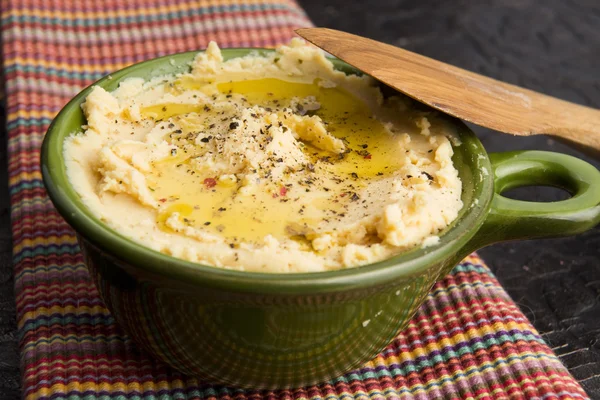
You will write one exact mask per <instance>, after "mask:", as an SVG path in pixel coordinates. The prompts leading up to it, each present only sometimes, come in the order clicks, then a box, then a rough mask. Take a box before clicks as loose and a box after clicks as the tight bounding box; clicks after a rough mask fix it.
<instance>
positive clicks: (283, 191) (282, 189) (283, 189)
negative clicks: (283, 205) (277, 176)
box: [279, 186, 288, 196]
mask: <svg viewBox="0 0 600 400" xmlns="http://www.w3.org/2000/svg"><path fill="white" fill-rule="evenodd" d="M287 191H288V190H287V188H286V187H285V186H281V187H280V188H279V195H280V196H285V195H286V194H287Z"/></svg>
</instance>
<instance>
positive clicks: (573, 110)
mask: <svg viewBox="0 0 600 400" xmlns="http://www.w3.org/2000/svg"><path fill="white" fill-rule="evenodd" d="M538 106H539V107H543V108H544V110H545V111H546V112H547V120H546V121H545V124H544V126H542V127H541V129H539V131H538V132H533V133H544V134H548V135H552V136H554V137H556V138H558V139H560V140H561V141H563V142H566V143H567V144H570V145H572V146H574V147H576V148H578V149H579V150H581V151H583V152H585V153H587V154H591V155H593V156H595V157H598V158H600V111H599V110H595V109H593V108H589V107H584V106H580V105H577V104H573V103H570V102H567V101H563V100H559V99H556V98H553V97H549V96H540V97H539V98H538Z"/></svg>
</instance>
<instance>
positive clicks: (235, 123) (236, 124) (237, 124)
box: [229, 121, 240, 130]
mask: <svg viewBox="0 0 600 400" xmlns="http://www.w3.org/2000/svg"><path fill="white" fill-rule="evenodd" d="M238 126H240V124H239V123H238V122H236V121H233V122H232V123H230V124H229V129H231V130H233V129H235V128H237V127H238Z"/></svg>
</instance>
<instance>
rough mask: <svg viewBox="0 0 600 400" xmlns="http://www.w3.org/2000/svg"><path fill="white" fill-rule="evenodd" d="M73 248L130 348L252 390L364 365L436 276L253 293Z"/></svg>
mask: <svg viewBox="0 0 600 400" xmlns="http://www.w3.org/2000/svg"><path fill="white" fill-rule="evenodd" d="M79 243H80V246H81V248H82V250H83V252H84V255H85V262H86V265H87V266H88V268H89V269H90V273H91V276H92V277H93V279H94V280H95V283H96V286H97V287H98V289H99V291H100V294H101V296H102V298H103V299H104V302H105V304H106V306H107V307H108V309H109V310H110V311H111V313H112V315H113V316H114V317H115V319H116V320H117V322H118V323H119V325H120V326H121V327H122V328H123V329H124V330H125V331H126V333H127V334H129V335H130V336H131V337H132V338H133V339H134V341H135V342H136V343H138V344H140V345H142V346H143V347H144V348H145V349H146V350H147V351H149V352H151V353H152V354H154V355H155V356H156V357H158V358H159V359H161V360H162V361H164V362H166V363H168V364H170V365H172V366H175V367H176V368H178V369H180V370H181V371H183V372H185V373H186V374H191V375H195V376H198V377H201V378H204V379H207V380H208V381H211V382H217V383H222V384H226V385H234V386H241V387H251V388H289V387H300V386H305V385H310V384H315V383H319V382H323V381H324V380H327V379H330V378H334V377H336V376H339V375H341V374H343V373H345V372H347V371H349V370H352V369H354V368H357V367H359V366H361V365H362V364H363V363H365V362H367V361H369V360H370V359H371V358H372V357H373V356H374V354H377V353H379V352H380V351H381V350H383V349H384V348H385V346H386V345H388V344H389V343H390V342H391V341H392V340H393V338H394V337H395V336H396V334H397V333H398V331H399V330H400V329H402V328H403V327H404V326H405V325H406V324H407V323H408V321H409V320H410V318H411V317H412V316H413V315H414V313H415V312H416V310H417V308H418V307H419V305H420V304H421V303H422V301H423V299H424V297H425V296H426V295H427V293H428V291H429V289H430V288H431V286H432V285H433V284H434V283H435V281H436V279H437V277H438V274H439V272H440V268H441V265H438V266H436V265H432V266H431V268H430V269H428V270H426V271H424V272H423V273H421V274H419V275H415V276H413V277H409V278H406V277H404V278H402V279H399V280H397V281H394V282H389V283H388V284H386V285H385V286H382V287H368V288H357V289H356V290H353V291H349V292H348V291H346V292H331V293H306V294H297V295H269V294H264V295H257V294H245V293H243V292H237V293H236V292H226V291H223V290H214V289H211V288H210V287H198V286H197V285H195V286H193V287H186V285H185V284H178V283H176V282H167V281H165V280H164V278H159V279H156V280H154V279H152V277H150V276H148V275H144V276H143V277H142V276H137V277H136V276H135V270H136V268H135V267H133V266H129V265H127V264H125V263H123V262H122V261H119V260H117V259H115V258H114V257H113V256H110V255H108V254H106V253H105V252H103V251H101V250H100V249H98V248H97V247H95V246H93V245H92V244H91V243H89V242H87V241H86V240H85V239H84V238H82V237H79ZM444 265H445V263H444Z"/></svg>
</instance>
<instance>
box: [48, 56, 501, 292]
mask: <svg viewBox="0 0 600 400" xmlns="http://www.w3.org/2000/svg"><path fill="white" fill-rule="evenodd" d="M270 51H274V50H273V49H263V48H226V49H222V52H223V56H224V58H226V59H227V58H235V57H239V56H244V55H247V54H249V53H251V52H259V53H262V52H270ZM201 52H203V50H198V51H188V52H183V53H176V54H171V55H166V56H162V57H158V58H153V59H150V60H147V61H143V62H139V63H136V64H133V65H131V66H129V67H126V68H123V69H121V70H119V71H117V72H114V73H111V74H109V75H106V76H104V77H103V78H101V79H99V80H97V81H96V82H94V83H93V84H91V85H89V86H88V87H86V88H85V89H83V90H82V91H81V92H79V93H78V94H77V95H76V96H75V97H74V98H73V99H72V100H70V101H69V102H68V103H67V104H66V105H65V106H64V107H63V108H62V109H61V111H60V112H59V113H58V114H57V116H56V117H55V118H54V120H53V121H52V123H51V124H50V126H49V128H48V131H47V133H46V135H45V137H44V140H43V144H42V149H41V157H40V163H41V170H42V178H43V182H44V185H45V187H46V190H47V193H48V195H49V197H50V199H51V201H52V203H53V204H54V206H55V207H56V209H57V210H58V212H59V214H60V215H61V216H62V217H63V218H64V219H65V221H66V222H67V223H68V224H69V225H70V226H71V227H72V228H73V229H74V230H75V231H76V233H77V236H78V239H79V243H80V244H81V240H82V239H83V240H84V241H86V242H89V243H90V244H92V245H94V246H95V247H96V248H98V249H100V250H102V251H103V252H105V253H107V254H108V255H110V256H111V258H113V259H114V260H115V261H117V262H118V263H119V264H120V265H121V266H122V267H125V268H127V269H129V270H131V269H132V267H133V271H134V272H135V273H136V275H138V276H140V274H141V275H142V276H143V275H144V273H149V274H153V275H154V276H159V277H161V279H168V280H175V281H177V282H179V283H186V284H192V285H203V286H210V287H217V288H221V289H227V290H232V291H238V292H239V291H242V292H253V293H271V294H281V295H286V294H289V295H292V294H301V293H312V294H315V293H321V292H331V291H342V290H348V289H353V288H360V287H367V286H379V285H386V284H388V283H390V282H392V281H396V280H399V279H408V278H410V277H414V276H416V275H421V274H423V273H425V271H426V270H427V269H429V268H430V267H432V266H433V265H438V264H440V263H442V264H444V266H447V265H446V264H449V263H454V262H456V261H457V260H456V255H457V254H460V253H461V249H462V248H463V247H464V246H465V244H466V243H467V242H468V241H469V240H470V239H471V238H472V237H473V236H474V235H475V233H476V232H477V231H478V230H479V228H480V226H481V225H482V224H483V222H484V220H485V218H486V216H487V213H488V211H489V208H490V203H491V199H492V195H493V180H492V177H491V174H482V173H471V176H470V178H471V179H472V180H473V181H472V183H473V185H472V186H473V188H472V193H471V195H472V197H471V201H470V202H469V204H463V208H462V209H461V213H462V215H460V214H459V217H458V218H457V219H456V220H455V221H454V222H453V223H452V224H451V225H450V226H449V227H448V228H446V229H445V230H444V231H443V232H442V234H441V235H440V240H439V242H438V243H437V244H435V245H433V246H430V247H426V248H423V247H416V248H414V249H411V250H409V251H407V252H403V253H400V254H398V255H396V256H394V257H391V258H388V259H385V260H382V261H378V262H375V263H371V264H367V265H363V266H359V267H353V268H345V269H338V270H333V271H324V272H302V273H271V272H248V271H238V270H231V269H224V268H219V267H212V266H209V265H203V264H200V263H197V262H192V261H186V260H183V259H180V258H176V257H173V256H169V255H166V254H164V253H161V252H159V251H157V250H153V249H151V248H149V247H146V246H144V245H143V244H140V243H138V242H136V241H135V240H134V239H130V238H128V237H125V236H124V235H122V234H120V233H119V232H117V231H116V230H114V229H112V228H110V227H109V226H108V225H106V224H104V223H102V222H101V221H100V220H99V219H98V218H97V217H95V216H94V215H92V212H91V210H89V209H88V208H87V207H86V206H85V205H84V204H83V203H82V202H81V200H80V198H79V195H77V194H76V192H75V191H74V189H73V187H72V186H71V185H70V184H69V180H68V179H67V178H66V166H65V164H64V158H63V143H64V139H65V138H66V137H68V136H69V135H70V134H71V133H72V132H73V131H69V132H66V131H65V129H63V128H61V125H62V124H63V123H64V121H65V120H68V118H70V117H71V114H73V113H74V112H76V111H74V110H75V109H78V110H79V112H80V113H81V108H80V104H81V103H82V102H83V100H84V98H85V97H86V96H87V95H88V94H89V92H90V91H91V89H92V88H93V87H94V86H96V85H105V84H107V83H110V84H112V85H115V84H117V83H118V82H120V81H121V80H122V79H125V78H127V77H131V76H132V75H134V76H137V75H135V74H136V73H138V72H140V71H141V70H144V69H146V68H148V67H149V66H151V65H153V64H159V65H163V66H164V67H168V65H171V66H173V67H174V68H175V67H177V68H182V71H184V70H185V69H188V70H189V64H190V61H191V60H192V59H193V57H195V56H196V55H197V54H198V53H201ZM329 59H330V60H331V61H332V62H333V63H334V65H335V67H336V69H340V70H343V71H344V72H346V73H359V74H360V73H361V72H360V71H358V70H357V69H355V68H354V67H351V66H349V65H348V64H346V63H344V62H343V61H340V60H338V59H336V58H333V57H329ZM166 64H168V65H166ZM142 75H146V76H147V74H145V73H144V74H142ZM147 78H148V76H147ZM445 118H446V119H447V120H448V121H451V123H452V124H453V125H454V126H455V127H456V128H457V129H456V131H457V133H458V135H459V137H460V140H461V145H460V146H458V147H455V157H456V156H457V154H459V153H460V154H462V153H465V154H464V155H465V156H466V157H467V159H463V160H462V162H463V163H465V162H468V163H470V164H471V168H470V170H471V172H476V171H481V170H482V169H486V170H487V171H492V169H491V164H490V160H489V158H488V155H487V152H486V151H485V149H484V147H483V145H482V144H481V142H480V141H479V139H478V138H477V137H476V136H475V134H474V133H473V131H472V130H471V129H469V128H468V127H467V126H466V125H465V124H464V123H462V122H461V121H459V120H457V119H455V118H453V117H449V116H447V117H445ZM467 149H468V151H467ZM456 150H459V151H458V152H457V151H456ZM57 163H58V164H57ZM56 165H58V168H57V167H56ZM463 166H464V164H461V166H460V167H461V168H462V167H463ZM461 173H465V171H464V170H461V169H459V175H460V174H461ZM463 178H465V177H463V176H461V180H463ZM464 182H465V181H464V180H463V199H464V197H465V184H464ZM463 203H464V201H463ZM81 247H85V245H84V246H81ZM470 250H474V249H470ZM452 266H454V265H452ZM441 270H443V268H437V269H436V270H435V271H432V272H433V273H437V274H439V273H440V272H441ZM436 278H437V277H436Z"/></svg>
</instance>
